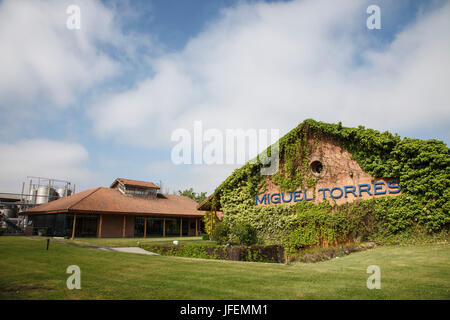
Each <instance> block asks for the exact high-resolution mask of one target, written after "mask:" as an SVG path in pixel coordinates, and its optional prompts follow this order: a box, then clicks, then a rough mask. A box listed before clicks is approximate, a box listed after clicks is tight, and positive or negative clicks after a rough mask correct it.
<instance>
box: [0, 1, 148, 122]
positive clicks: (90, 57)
mask: <svg viewBox="0 0 450 320" xmlns="http://www.w3.org/2000/svg"><path fill="white" fill-rule="evenodd" d="M70 4H76V5H78V6H79V7H80V10H81V29H80V30H69V29H68V28H67V27H66V20H67V19H68V17H69V14H67V13H66V9H67V7H68V6H69V5H70ZM118 21H119V19H118V17H117V12H114V11H113V10H112V9H110V8H107V7H105V5H103V4H102V3H101V2H100V1H89V0H76V1H59V0H49V1H33V0H24V1H16V0H5V1H2V2H0V62H1V65H2V68H1V73H0V100H1V102H0V108H2V109H3V108H4V109H6V110H8V112H14V113H22V114H27V113H29V111H30V108H31V106H34V105H36V104H39V106H38V110H42V109H44V108H45V106H46V105H47V104H49V105H52V106H67V105H69V104H70V103H73V102H75V101H77V100H76V99H77V98H78V95H79V94H81V93H83V92H85V91H87V90H89V89H91V88H92V87H93V86H94V85H97V84H99V83H101V82H102V81H104V80H105V79H109V78H110V77H112V76H113V75H116V74H117V73H118V72H119V71H121V69H122V67H123V66H122V65H121V61H120V54H122V55H123V57H124V58H130V57H135V55H136V52H135V49H136V47H137V46H138V45H142V44H144V42H143V41H142V39H140V38H139V37H137V36H134V35H129V36H125V35H124V34H123V32H122V30H121V26H120V23H119V22H118ZM114 50H116V51H118V52H119V53H117V52H115V55H113V54H112V53H111V52H112V51H114ZM118 56H119V58H118ZM34 111H36V110H34Z"/></svg>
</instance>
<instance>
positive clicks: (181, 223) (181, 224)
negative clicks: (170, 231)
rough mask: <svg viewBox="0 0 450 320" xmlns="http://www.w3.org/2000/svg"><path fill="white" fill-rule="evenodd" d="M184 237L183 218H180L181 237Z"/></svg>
mask: <svg viewBox="0 0 450 320" xmlns="http://www.w3.org/2000/svg"><path fill="white" fill-rule="evenodd" d="M182 236H183V218H180V237H182Z"/></svg>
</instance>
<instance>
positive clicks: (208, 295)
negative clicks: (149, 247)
mask: <svg viewBox="0 0 450 320" xmlns="http://www.w3.org/2000/svg"><path fill="white" fill-rule="evenodd" d="M69 265H78V266H79V267H80V268H81V287H82V289H81V290H68V289H67V288H66V279H67V277H68V276H69V275H68V274H66V273H65V271H66V268H67V267H68V266H69ZM369 265H378V266H379V267H380V268H381V289H380V290H369V289H367V288H366V280H367V277H368V276H369V275H368V274H366V269H367V267H368V266H369ZM449 290H450V246H449V245H446V244H427V245H415V246H391V247H380V248H377V249H373V250H368V251H364V252H358V253H353V254H351V255H348V256H345V257H342V258H338V259H333V260H329V261H325V262H320V263H314V264H294V265H281V264H280V265H278V264H264V263H250V262H233V261H217V260H197V259H189V258H178V257H168V256H165V257H163V256H147V255H138V254H130V253H120V252H108V251H101V250H96V249H92V248H88V247H83V246H79V245H76V244H74V243H71V242H69V241H61V242H52V243H51V245H50V250H49V251H46V250H45V238H44V239H43V238H38V237H34V238H25V237H0V299H450V291H449Z"/></svg>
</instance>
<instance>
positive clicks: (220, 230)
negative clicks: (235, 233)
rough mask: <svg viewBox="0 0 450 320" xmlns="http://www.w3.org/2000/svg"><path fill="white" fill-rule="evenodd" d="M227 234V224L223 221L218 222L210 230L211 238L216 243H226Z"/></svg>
mask: <svg viewBox="0 0 450 320" xmlns="http://www.w3.org/2000/svg"><path fill="white" fill-rule="evenodd" d="M228 235H229V228H228V225H227V224H225V223H223V222H218V223H217V224H216V225H215V226H214V229H213V231H212V234H211V240H214V241H216V242H217V244H226V243H227V242H228Z"/></svg>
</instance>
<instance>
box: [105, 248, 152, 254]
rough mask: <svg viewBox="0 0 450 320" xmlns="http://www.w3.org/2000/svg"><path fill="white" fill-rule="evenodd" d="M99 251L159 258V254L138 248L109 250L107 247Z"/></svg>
mask: <svg viewBox="0 0 450 320" xmlns="http://www.w3.org/2000/svg"><path fill="white" fill-rule="evenodd" d="M98 249H99V250H104V251H117V252H127V253H138V254H147V255H156V256H159V254H157V253H154V252H150V251H147V250H144V249H142V248H138V247H120V248H107V247H100V248H98Z"/></svg>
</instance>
